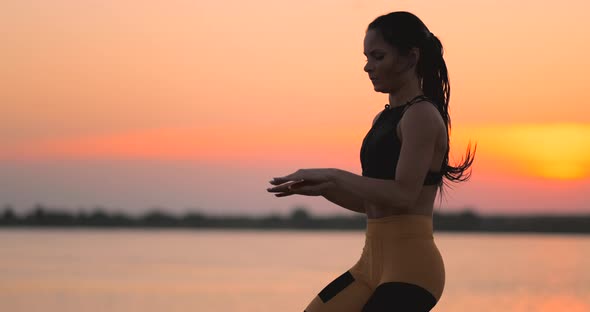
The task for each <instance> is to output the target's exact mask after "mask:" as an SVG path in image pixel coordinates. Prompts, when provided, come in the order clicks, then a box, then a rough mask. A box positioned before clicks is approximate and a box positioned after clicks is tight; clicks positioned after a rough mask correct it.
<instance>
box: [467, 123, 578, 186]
mask: <svg viewBox="0 0 590 312" xmlns="http://www.w3.org/2000/svg"><path fill="white" fill-rule="evenodd" d="M475 132H476V133H470V134H469V136H470V137H471V138H473V137H475V139H476V140H477V141H480V142H481V143H480V144H481V145H482V146H484V148H485V149H486V153H488V154H491V156H492V157H494V158H495V159H496V160H500V161H502V162H505V163H504V164H502V166H506V167H511V169H514V170H516V171H520V172H522V173H524V174H526V175H533V176H537V177H543V178H547V179H554V180H575V179H584V178H588V177H590V125H587V124H566V123H559V124H516V125H506V126H497V125H495V126H493V127H483V128H478V129H477V130H475Z"/></svg>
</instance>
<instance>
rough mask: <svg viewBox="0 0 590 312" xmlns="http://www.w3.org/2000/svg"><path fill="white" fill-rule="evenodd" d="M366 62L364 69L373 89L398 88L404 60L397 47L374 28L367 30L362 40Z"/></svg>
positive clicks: (389, 91)
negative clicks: (385, 39)
mask: <svg viewBox="0 0 590 312" xmlns="http://www.w3.org/2000/svg"><path fill="white" fill-rule="evenodd" d="M363 53H364V54H365V56H366V57H367V63H366V65H365V67H364V70H365V71H366V72H367V73H368V74H369V79H371V81H372V83H373V87H374V88H375V91H378V92H383V93H392V92H394V91H395V90H397V89H399V86H400V84H401V80H402V76H403V74H404V70H403V67H404V62H407V60H406V59H405V58H404V57H402V56H400V55H399V53H398V52H397V49H395V48H394V47H392V46H391V45H389V44H388V43H387V42H385V41H384V40H383V37H382V36H381V34H380V33H379V32H377V31H376V30H374V29H371V30H369V31H367V33H366V34H365V40H364V52H363Z"/></svg>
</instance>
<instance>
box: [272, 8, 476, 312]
mask: <svg viewBox="0 0 590 312" xmlns="http://www.w3.org/2000/svg"><path fill="white" fill-rule="evenodd" d="M364 50H365V51H364V54H365V55H366V56H367V63H366V65H365V67H364V70H365V71H366V72H367V73H368V74H369V78H370V79H371V81H372V83H373V86H374V88H375V91H377V92H383V93H388V94H389V103H388V104H386V105H385V108H384V109H383V110H382V111H381V112H379V113H378V114H377V116H376V117H375V119H374V120H373V126H372V127H371V129H370V130H369V132H368V133H367V135H366V136H365V138H364V140H363V142H362V146H361V152H360V158H361V165H362V176H359V175H356V174H353V173H350V172H347V171H344V170H340V169H334V168H322V169H300V170H298V171H297V172H295V173H292V174H289V175H286V176H284V177H278V178H274V180H272V181H270V183H271V184H273V185H276V186H275V187H272V188H269V189H267V190H268V191H269V192H277V193H278V194H275V196H277V197H283V196H289V195H294V194H300V195H307V196H324V197H325V198H326V199H327V200H329V201H331V202H333V203H335V204H337V205H339V206H341V207H343V208H346V209H349V210H352V211H356V212H360V213H365V214H366V215H367V230H366V235H365V246H364V248H363V251H362V253H361V256H360V258H359V259H358V261H357V262H356V263H355V264H354V265H353V266H352V267H351V268H350V269H349V270H347V271H346V272H344V273H343V274H342V275H340V276H339V277H337V278H335V279H334V280H333V281H332V282H330V283H329V284H328V285H327V286H326V287H325V288H324V289H322V290H321V291H320V292H319V293H318V295H317V296H315V298H314V299H313V300H312V301H311V302H310V303H309V305H308V306H307V308H306V309H305V311H306V312H327V311H338V312H359V311H362V312H374V311H400V312H401V311H403V312H414V311H415V312H418V311H420V312H421V311H430V310H431V309H432V307H434V306H435V305H436V304H437V302H438V301H439V300H440V298H441V296H442V293H443V288H444V284H445V269H444V263H443V259H442V256H441V254H440V252H439V250H438V248H437V246H436V244H435V242H434V238H433V224H432V217H433V204H434V200H435V197H436V194H437V191H438V190H439V189H440V190H441V192H442V187H443V184H444V183H443V178H446V179H447V180H450V181H455V182H457V181H466V180H467V179H469V176H470V175H471V173H470V172H469V173H468V174H464V173H465V171H466V170H467V169H468V168H469V167H470V166H471V164H472V162H473V157H474V155H475V150H474V152H473V154H471V153H470V148H469V146H468V150H467V157H466V159H465V161H464V162H463V163H462V164H460V165H459V166H457V167H454V166H451V165H450V164H449V163H448V159H449V158H448V156H449V145H450V140H449V136H448V133H449V132H450V128H451V120H450V116H449V114H448V104H449V96H450V87H449V80H448V76H447V68H446V64H445V61H444V59H443V49H442V45H441V42H440V41H439V39H438V38H437V37H436V36H435V35H434V34H432V33H431V32H430V31H429V30H428V28H427V27H426V25H424V23H423V22H422V21H421V20H420V19H419V18H418V17H416V16H415V15H413V14H411V13H408V12H392V13H389V14H386V15H383V16H380V17H378V18H376V19H375V20H374V21H373V22H371V23H370V24H369V26H368V28H367V31H366V34H365V39H364ZM475 149H477V145H476V146H475Z"/></svg>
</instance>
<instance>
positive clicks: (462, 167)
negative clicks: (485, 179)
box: [416, 31, 477, 200]
mask: <svg viewBox="0 0 590 312" xmlns="http://www.w3.org/2000/svg"><path fill="white" fill-rule="evenodd" d="M443 54H444V49H443V46H442V43H441V42H440V40H439V39H438V38H437V37H436V36H435V35H434V34H433V33H431V32H430V31H427V35H426V38H425V44H424V45H423V47H422V49H421V55H420V59H419V61H418V64H417V66H416V70H417V71H418V77H419V78H421V81H422V92H424V95H425V96H427V97H428V98H430V99H431V100H433V101H434V103H435V105H436V107H437V108H438V111H439V112H440V114H441V116H442V118H443V120H444V122H445V125H446V127H447V152H446V154H445V158H444V161H443V167H442V172H441V173H442V174H443V176H444V177H445V178H447V180H449V181H453V182H461V181H467V180H469V178H470V177H471V170H470V171H469V172H467V169H468V168H469V167H471V165H472V163H473V160H474V156H475V151H476V150H477V144H475V147H474V151H473V154H472V153H471V148H470V147H471V144H469V145H468V147H467V153H466V157H465V160H464V161H463V160H462V162H460V163H459V164H458V165H457V166H452V165H450V164H449V151H450V147H451V140H450V137H451V136H450V133H451V116H450V115H449V110H448V109H449V101H450V98H451V85H450V83H449V74H448V71H447V65H446V63H445V60H444V58H443ZM447 185H448V184H447ZM439 188H440V191H441V195H443V193H444V189H443V183H441V184H440V185H439ZM441 200H442V196H441Z"/></svg>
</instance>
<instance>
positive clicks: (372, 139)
mask: <svg viewBox="0 0 590 312" xmlns="http://www.w3.org/2000/svg"><path fill="white" fill-rule="evenodd" d="M420 100H426V101H429V102H431V101H430V100H429V99H428V98H427V97H426V96H423V95H419V96H417V97H414V98H413V99H411V100H410V101H408V102H407V103H406V104H403V105H400V106H396V107H393V108H392V107H390V105H389V104H385V109H384V110H383V111H382V112H381V115H379V118H378V119H377V121H375V123H374V124H373V126H372V127H371V129H370V130H369V132H368V133H367V135H366V136H365V138H364V139H363V144H362V146H361V154H360V156H361V166H362V169H363V174H362V175H363V176H365V177H371V178H377V179H387V180H395V171H396V167H397V162H398V160H399V153H400V151H401V142H400V141H399V139H398V138H397V133H396V128H397V124H398V123H399V121H400V120H401V118H402V115H403V113H404V111H405V109H403V108H406V107H407V106H409V105H412V104H414V103H416V102H418V101H420ZM431 103H432V102H431ZM443 165H444V164H442V165H441V171H442V166H443ZM442 176H443V175H442V173H441V172H434V171H428V173H427V175H426V179H425V180H424V185H437V184H440V183H441V182H442Z"/></svg>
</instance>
